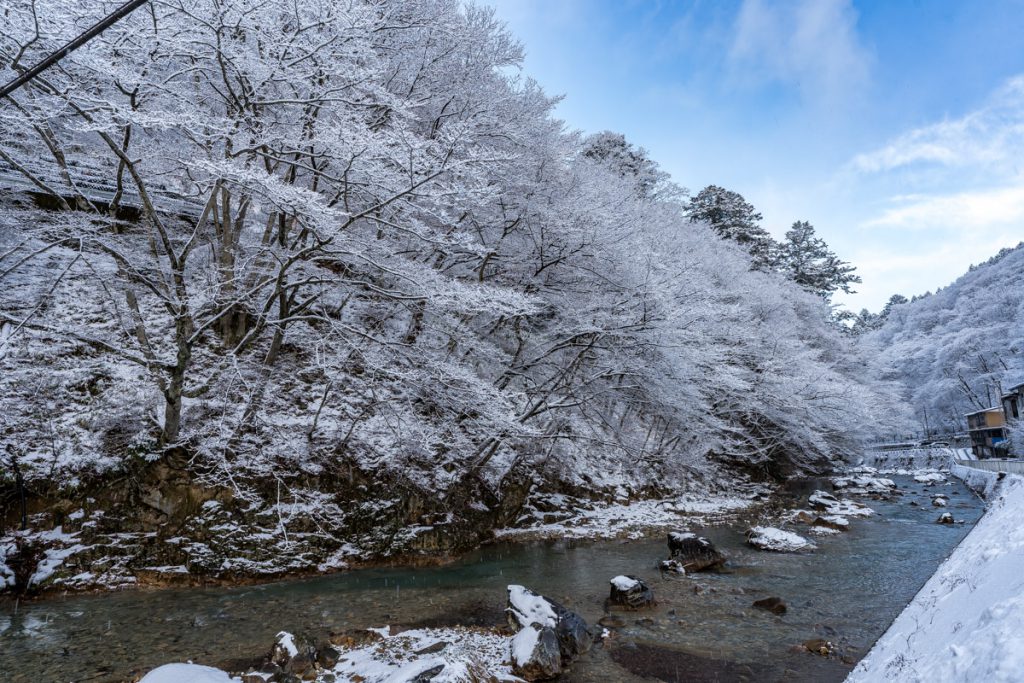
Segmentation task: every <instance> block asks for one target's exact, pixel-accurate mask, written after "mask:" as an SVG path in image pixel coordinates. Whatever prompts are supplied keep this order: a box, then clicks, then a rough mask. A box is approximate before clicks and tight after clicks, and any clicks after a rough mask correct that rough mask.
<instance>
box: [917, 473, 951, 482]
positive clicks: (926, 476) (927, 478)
mask: <svg viewBox="0 0 1024 683" xmlns="http://www.w3.org/2000/svg"><path fill="white" fill-rule="evenodd" d="M914 481H916V482H917V483H919V484H941V483H943V482H945V481H946V475H944V474H942V473H941V472H924V473H922V474H916V475H914Z"/></svg>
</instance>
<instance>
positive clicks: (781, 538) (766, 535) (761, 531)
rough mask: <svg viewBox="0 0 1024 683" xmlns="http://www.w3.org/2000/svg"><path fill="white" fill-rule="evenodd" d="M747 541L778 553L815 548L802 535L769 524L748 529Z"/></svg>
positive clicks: (761, 548)
mask: <svg viewBox="0 0 1024 683" xmlns="http://www.w3.org/2000/svg"><path fill="white" fill-rule="evenodd" d="M747 543H749V544H750V545H752V546H754V547H755V548H757V549H759V550H771V551H774V552H779V553H791V552H796V551H798V550H813V549H814V548H815V545H814V544H813V543H811V542H810V541H809V540H807V539H806V538H804V537H803V536H800V535H798V534H794V533H793V532H791V531H783V530H782V529H776V528H775V527H770V526H755V527H753V528H752V529H750V531H748V532H747Z"/></svg>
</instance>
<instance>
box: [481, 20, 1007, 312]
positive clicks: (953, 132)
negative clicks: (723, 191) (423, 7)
mask: <svg viewBox="0 0 1024 683" xmlns="http://www.w3.org/2000/svg"><path fill="white" fill-rule="evenodd" d="M490 4H494V5H495V6H496V8H497V11H498V15H499V17H501V18H502V19H503V20H504V21H505V22H506V23H507V24H508V26H509V28H510V29H511V31H512V32H513V33H514V34H515V35H516V36H517V37H518V38H519V39H520V40H521V41H522V42H523V44H524V46H525V48H526V52H527V58H526V67H525V73H526V75H528V76H530V77H532V78H534V79H536V80H537V81H538V82H539V83H540V84H541V85H542V86H544V88H545V90H547V91H548V92H549V93H551V94H562V95H564V96H565V99H564V100H563V101H562V103H561V104H560V105H559V107H558V110H557V113H558V115H559V116H560V117H561V118H563V119H564V120H565V121H566V123H567V124H568V125H569V126H570V127H572V128H578V129H581V130H584V131H587V132H596V131H600V130H614V131H618V132H621V133H624V134H625V135H626V137H627V138H628V139H629V140H631V141H632V142H634V143H635V144H638V145H640V146H642V147H645V148H646V149H647V150H648V151H649V153H650V155H651V156H652V157H653V158H654V159H655V160H656V161H658V163H659V164H661V166H662V167H663V168H665V169H666V170H667V171H669V172H670V173H671V174H672V176H673V178H674V179H675V180H676V182H678V183H679V184H681V185H683V186H685V187H687V188H689V189H690V190H692V191H694V192H696V191H697V190H699V189H700V188H702V187H704V186H706V185H709V184H716V185H722V186H724V187H727V188H729V189H732V190H735V191H737V192H740V193H741V194H743V195H744V196H745V197H746V198H747V199H748V200H749V201H750V202H751V203H753V204H754V206H756V207H757V208H758V210H760V211H761V213H762V214H763V215H764V219H765V220H764V226H765V227H766V228H767V229H768V230H769V231H770V232H772V233H773V234H774V235H776V236H781V235H782V234H783V233H784V232H785V231H786V229H787V228H788V227H789V225H790V224H792V222H793V221H795V220H809V221H810V222H811V223H813V224H814V226H815V227H816V228H817V230H818V232H819V234H820V235H821V236H823V237H824V238H825V239H826V241H828V243H829V244H830V245H831V246H832V248H833V250H834V251H836V252H837V253H838V254H839V255H840V257H841V258H844V259H845V260H848V261H851V262H852V263H854V264H855V265H856V266H857V267H858V272H859V273H860V274H861V276H862V277H863V278H864V283H863V284H862V285H860V286H859V287H858V293H857V294H855V295H850V296H843V297H842V298H839V299H837V300H838V301H839V302H840V303H845V304H846V305H848V306H849V307H851V308H855V309H859V308H861V307H867V308H869V309H872V310H877V309H878V308H880V307H881V306H882V304H883V303H884V302H885V301H886V299H888V298H889V296H890V295H891V294H893V293H896V292H899V293H901V294H905V295H907V296H910V295H912V294H920V293H923V292H925V291H929V290H935V289H936V288H937V287H941V286H943V285H946V284H948V283H949V282H951V281H952V280H954V279H955V278H956V277H957V276H958V275H959V274H961V273H962V272H964V271H965V270H966V269H967V267H968V265H970V264H971V263H977V262H980V261H983V260H985V259H987V258H988V257H989V256H991V255H992V254H994V253H995V252H996V251H998V250H999V249H1000V248H1001V247H1004V246H1013V245H1015V244H1017V243H1018V242H1019V241H1021V240H1024V49H1022V45H1024V42H1022V38H1021V36H1024V0H1016V1H1003V0H984V1H983V2H982V1H979V2H967V1H960V2H952V1H945V0H928V1H924V0H918V1H909V0H908V1H895V0H890V1H888V2H885V1H879V2H850V1H849V0H786V1H779V2H775V1H769V0H732V1H730V0H693V1H689V2H682V1H680V2H656V1H653V0H650V1H646V2H644V1H639V0H618V1H614V0H491V2H490Z"/></svg>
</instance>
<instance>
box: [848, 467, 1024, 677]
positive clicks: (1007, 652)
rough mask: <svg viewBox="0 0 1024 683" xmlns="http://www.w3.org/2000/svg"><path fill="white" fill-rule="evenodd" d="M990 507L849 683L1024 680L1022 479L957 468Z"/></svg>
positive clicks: (1023, 491) (1023, 523)
mask: <svg viewBox="0 0 1024 683" xmlns="http://www.w3.org/2000/svg"><path fill="white" fill-rule="evenodd" d="M954 474H956V475H957V476H959V477H960V478H961V479H963V480H964V481H965V483H967V485H968V486H970V487H971V488H972V489H974V490H977V491H980V492H982V493H984V494H986V498H987V500H988V506H987V511H986V513H985V515H984V516H983V517H982V519H981V520H980V521H979V522H978V524H977V525H976V526H975V527H974V529H972V530H971V532H970V534H968V535H967V537H966V538H964V540H963V541H962V542H961V543H960V544H959V545H958V546H957V548H956V549H955V550H954V551H953V553H952V555H950V557H949V558H948V559H947V560H946V561H945V562H943V563H942V565H941V566H940V567H939V569H938V571H936V572H935V574H934V575H933V576H932V577H931V579H929V580H928V582H927V583H926V584H925V586H924V588H922V589H921V590H920V591H919V592H918V594H917V595H916V596H915V597H914V599H913V601H911V603H910V604H909V605H908V606H907V607H906V609H904V610H903V612H902V613H901V614H900V616H899V617H897V619H896V620H895V621H894V622H893V624H892V625H891V626H890V627H889V629H888V630H887V631H886V632H885V634H884V635H883V636H882V637H881V638H880V639H879V640H878V642H876V643H875V645H874V647H873V648H872V649H871V651H870V652H869V653H868V655H867V656H866V657H865V658H864V659H863V661H861V662H860V664H858V666H857V667H856V669H855V670H854V671H853V672H852V673H851V674H850V676H849V678H848V679H847V682H848V683H876V682H877V681H900V682H901V683H911V682H917V681H920V682H922V683H923V682H925V681H946V682H954V681H963V682H964V683H973V682H976V681H988V682H996V681H1006V682H1007V683H1010V682H1011V681H1020V680H1024V572H1022V571H1021V568H1022V567H1024V477H1020V476H1015V475H1008V476H1006V477H1005V478H1003V479H1002V480H1001V481H1000V480H999V476H998V475H997V474H996V473H994V472H983V471H981V470H976V469H970V468H965V467H957V468H954Z"/></svg>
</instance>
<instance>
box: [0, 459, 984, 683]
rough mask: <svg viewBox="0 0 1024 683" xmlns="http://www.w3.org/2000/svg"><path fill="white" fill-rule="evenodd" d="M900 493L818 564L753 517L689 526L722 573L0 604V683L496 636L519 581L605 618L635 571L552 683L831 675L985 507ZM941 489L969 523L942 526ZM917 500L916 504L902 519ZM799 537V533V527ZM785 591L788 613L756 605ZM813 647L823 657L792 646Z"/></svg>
mask: <svg viewBox="0 0 1024 683" xmlns="http://www.w3.org/2000/svg"><path fill="white" fill-rule="evenodd" d="M895 479H896V480H897V483H898V485H899V487H900V490H901V491H902V492H903V495H901V496H897V497H895V498H893V499H892V500H890V501H878V500H870V499H866V500H865V502H866V503H867V504H868V505H870V506H871V507H872V508H874V509H875V510H876V512H877V514H876V515H874V516H872V517H869V518H866V519H855V520H852V528H851V530H850V531H848V532H844V533H841V534H838V535H835V536H827V537H814V540H815V542H816V543H817V545H818V549H817V550H816V551H814V552H812V553H800V554H776V553H762V552H759V551H756V550H754V549H752V548H749V547H748V546H746V544H745V543H744V537H743V533H742V532H743V530H744V529H745V526H746V524H747V523H751V522H756V521H757V520H747V521H745V522H736V523H732V524H729V525H724V526H717V527H710V528H705V529H699V528H698V529H692V530H693V531H697V532H699V533H701V534H702V535H704V536H707V537H708V538H709V539H711V540H712V541H713V542H714V543H715V545H717V546H718V547H719V548H720V549H721V550H722V551H724V552H725V553H726V554H727V555H728V556H729V563H728V565H727V568H726V570H725V571H723V572H721V573H703V574H696V575H693V576H685V577H675V576H667V575H666V576H662V575H660V574H659V572H658V570H657V569H656V568H655V567H656V563H657V561H658V560H660V559H664V558H665V557H667V555H668V551H667V547H666V544H665V540H664V537H663V536H659V537H657V538H650V539H641V540H634V541H628V542H624V541H598V542H568V541H561V542H559V541H554V542H534V543H528V544H496V545H491V546H487V547H484V548H481V549H479V550H477V551H475V552H472V553H469V554H467V555H466V556H464V557H462V558H461V559H459V560H458V561H457V562H454V563H452V564H448V565H445V566H440V567H428V568H393V569H366V570H358V571H352V572H347V573H342V574H336V575H332V576H324V577H318V578H314V579H305V580H296V581H287V582H280V583H274V584H267V585H262V586H245V587H236V588H191V589H165V590H159V591H128V592H121V593H109V594H101V595H75V596H67V597H63V598H62V597H56V598H51V599H48V600H43V601H38V602H30V603H21V604H16V603H14V602H11V601H8V602H0V678H2V679H3V680H4V681H10V682H11V683H18V682H21V681H25V682H28V681H32V682H33V683H35V682H38V681H123V680H130V679H131V678H132V677H133V676H135V675H138V674H139V673H142V672H144V671H146V670H148V669H150V668H152V667H154V666H157V665H159V664H163V663H166V662H171V661H185V660H192V661H195V662H197V663H203V664H210V665H213V666H219V667H221V668H225V669H240V668H244V667H245V666H247V665H248V664H251V663H254V662H255V661H256V660H258V659H259V658H260V657H261V656H262V655H263V654H264V653H265V652H266V651H267V649H268V648H269V646H270V644H271V643H272V641H273V639H274V635H275V634H276V633H277V632H278V631H281V630H287V631H291V632H295V633H308V634H310V635H313V636H320V637H322V636H325V635H326V634H327V633H328V632H330V631H342V630H345V629H350V628H366V627H376V626H382V625H385V624H399V625H403V626H413V625H420V626H431V625H450V624H467V625H484V626H486V625H494V624H497V623H500V622H502V621H503V609H504V606H505V586H506V585H508V584H511V583H518V584H523V585H526V586H528V587H530V588H533V589H534V590H537V591H538V592H541V593H544V594H545V595H548V596H550V597H551V598H553V599H555V600H558V601H560V602H562V603H563V604H565V605H566V606H568V607H571V608H572V609H574V610H576V611H577V612H579V613H580V614H581V615H582V616H583V617H584V618H585V619H586V620H587V621H588V622H589V623H591V624H592V625H593V624H596V622H597V621H598V620H599V619H601V618H602V616H605V615H606V611H605V609H604V601H605V598H606V597H607V595H608V580H609V579H610V578H611V577H612V576H615V575H617V574H634V575H636V576H638V577H640V578H642V579H644V580H645V581H647V582H648V583H649V584H650V585H651V586H652V587H653V589H654V592H655V596H656V598H657V600H658V606H657V607H655V608H653V609H651V610H648V611H644V612H614V613H613V617H616V618H617V621H616V623H615V626H614V627H613V628H612V629H611V630H612V631H613V632H614V633H613V635H612V637H611V638H609V639H608V640H606V641H605V644H604V645H603V646H599V647H597V648H595V649H594V650H593V651H592V652H591V653H589V654H588V655H586V656H584V657H583V658H581V659H580V660H579V661H577V663H576V664H574V666H573V671H572V672H571V673H570V674H568V675H567V676H566V677H564V679H563V680H565V681H569V682H571V683H582V682H585V681H586V682H592V681H623V682H626V683H628V682H630V681H637V682H639V681H644V680H646V681H651V680H662V681H718V680H721V681H728V680H751V681H762V680H787V681H800V680H806V681H830V680H836V681H838V680H842V679H843V678H844V677H845V676H846V674H847V673H848V671H849V670H850V669H851V668H852V666H853V664H854V663H856V661H857V660H859V659H860V658H861V657H862V656H863V655H864V654H866V653H867V651H868V649H869V648H870V646H871V644H872V643H873V642H874V640H875V639H877V638H878V637H879V636H880V635H881V634H882V633H883V632H884V631H885V629H886V627H887V626H888V625H889V623H890V622H891V621H892V620H893V619H894V618H895V617H896V616H897V615H898V614H899V612H900V611H901V610H902V609H903V607H904V606H905V605H906V604H907V603H908V602H909V601H910V599H911V598H912V597H913V596H914V594H915V593H916V592H917V590H918V589H919V588H920V587H921V586H922V585H923V584H924V583H925V581H926V580H927V579H928V578H929V577H930V576H931V574H932V573H933V572H934V571H935V569H936V568H937V566H938V565H939V563H940V562H941V561H942V560H943V559H944V558H945V557H946V556H948V555H949V554H950V552H951V551H952V550H953V548H954V547H955V546H956V544H957V543H958V542H959V541H960V540H961V539H962V538H963V536H964V535H966V533H967V532H968V531H969V530H970V528H971V527H972V526H973V525H974V523H975V522H976V521H977V520H978V518H979V517H980V516H981V514H982V512H983V504H982V502H981V501H980V500H978V499H977V498H976V497H975V496H974V495H973V494H972V493H970V492H969V491H968V490H967V489H966V488H965V487H964V486H963V485H962V484H961V483H960V482H958V481H955V480H954V481H951V483H949V484H947V485H943V486H937V487H930V488H924V487H923V486H922V485H920V484H918V483H915V482H914V481H913V480H912V479H910V478H899V477H898V478H895ZM939 491H941V492H942V493H944V494H947V495H948V496H949V498H950V501H949V507H947V508H944V510H947V511H949V512H952V513H953V515H954V517H955V518H956V519H958V520H964V523H963V524H955V525H953V526H945V525H939V524H936V523H935V520H936V518H937V517H938V515H939V513H940V512H941V511H942V510H939V509H937V508H935V507H932V505H931V495H932V494H933V493H935V492H939ZM911 501H915V502H917V503H918V505H917V506H912V505H911V504H910V503H911ZM795 530H797V531H799V532H801V533H803V532H804V531H806V527H796V528H795ZM768 596H778V597H780V598H782V600H784V601H785V602H786V604H787V606H788V611H787V612H786V614H785V615H783V616H775V615H773V614H770V613H768V612H765V611H763V610H759V609H755V608H753V607H752V606H751V603H752V602H753V601H755V600H758V599H760V598H764V597H768ZM814 638H821V639H825V640H829V641H831V642H833V643H834V644H835V645H836V646H837V654H836V656H834V657H831V658H825V657H820V656H817V655H813V654H810V653H809V652H807V651H806V650H802V651H797V648H796V647H794V646H798V645H799V644H800V643H802V642H804V641H807V640H809V639H814Z"/></svg>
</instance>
